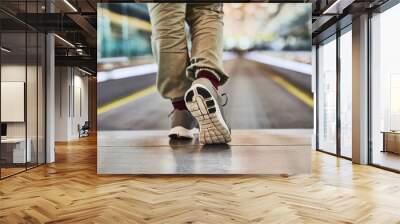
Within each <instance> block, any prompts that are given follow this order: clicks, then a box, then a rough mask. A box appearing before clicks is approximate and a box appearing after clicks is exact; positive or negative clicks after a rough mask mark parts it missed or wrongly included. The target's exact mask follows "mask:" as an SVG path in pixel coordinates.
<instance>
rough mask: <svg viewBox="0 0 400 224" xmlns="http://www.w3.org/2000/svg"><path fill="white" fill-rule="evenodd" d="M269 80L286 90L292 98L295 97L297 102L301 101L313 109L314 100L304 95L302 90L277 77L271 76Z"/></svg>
mask: <svg viewBox="0 0 400 224" xmlns="http://www.w3.org/2000/svg"><path fill="white" fill-rule="evenodd" d="M271 79H272V80H273V81H274V82H275V83H277V84H278V85H280V86H281V87H283V88H284V89H286V91H288V92H289V93H290V94H292V95H293V96H295V97H297V98H298V99H299V100H301V101H302V102H303V103H305V104H306V105H307V106H309V107H311V108H312V107H314V99H313V98H312V97H311V96H310V95H309V94H307V93H305V92H304V91H303V90H301V89H299V88H297V87H296V86H294V85H293V84H291V83H290V82H288V81H286V80H285V79H284V78H282V77H280V76H278V75H271Z"/></svg>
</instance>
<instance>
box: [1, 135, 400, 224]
mask: <svg viewBox="0 0 400 224" xmlns="http://www.w3.org/2000/svg"><path fill="white" fill-rule="evenodd" d="M56 156H57V163H55V164H52V165H47V166H42V167H39V168H36V169H33V170H31V171H28V172H26V173H22V174H20V175H17V176H14V177H11V178H8V179H5V180H3V181H0V223H44V222H48V223H374V224H375V223H400V175H398V174H395V173H390V172H387V171H384V170H380V169H377V168H373V167H369V166H358V165H352V164H351V163H350V162H349V161H347V160H343V159H337V158H335V157H332V156H329V155H326V154H322V153H318V152H313V155H312V156H313V173H312V174H311V175H303V176H293V177H279V176H98V175H96V139H95V138H93V137H92V138H86V139H85V140H81V141H79V142H72V143H70V144H64V145H60V144H59V145H57V154H56ZM155 162H156V161H155Z"/></svg>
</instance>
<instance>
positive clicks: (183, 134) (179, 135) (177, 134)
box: [168, 126, 195, 139]
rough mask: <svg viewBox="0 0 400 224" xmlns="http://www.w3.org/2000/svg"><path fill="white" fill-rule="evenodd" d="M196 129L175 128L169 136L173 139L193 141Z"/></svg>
mask: <svg viewBox="0 0 400 224" xmlns="http://www.w3.org/2000/svg"><path fill="white" fill-rule="evenodd" d="M193 132H195V129H192V130H189V129H186V128H184V127H182V126H176V127H173V128H172V129H171V130H170V131H169V134H168V137H170V138H172V139H192V138H194V134H193Z"/></svg>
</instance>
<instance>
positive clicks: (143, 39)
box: [97, 3, 313, 130]
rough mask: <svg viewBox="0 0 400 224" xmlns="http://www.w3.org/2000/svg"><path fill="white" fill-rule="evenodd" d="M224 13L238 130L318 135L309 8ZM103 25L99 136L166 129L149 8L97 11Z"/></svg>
mask: <svg viewBox="0 0 400 224" xmlns="http://www.w3.org/2000/svg"><path fill="white" fill-rule="evenodd" d="M224 12H225V15H224V49H225V52H224V68H225V70H226V72H227V73H228V74H229V75H230V76H231V78H230V79H229V81H228V82H227V84H226V85H224V86H223V88H222V92H226V93H227V94H228V97H229V103H228V105H227V109H226V111H227V116H228V119H229V120H230V121H231V124H232V128H233V129H267V128H312V126H313V108H312V107H313V97H312V93H311V72H312V68H311V4H308V3H304V4H299V3H225V4H224ZM97 19H98V30H97V32H98V34H97V38H98V39H97V45H98V46H97V51H98V52H97V55H98V60H97V63H98V65H97V67H98V76H97V79H98V129H99V130H151V129H153V130H154V129H168V128H169V124H168V117H167V115H168V114H169V112H170V111H171V110H172V106H171V104H170V102H169V101H168V100H165V99H162V98H161V96H160V95H159V94H158V93H157V90H156V88H155V80H156V70H157V65H156V64H155V63H154V60H153V56H152V53H151V52H152V51H151V42H150V37H151V24H150V18H149V14H148V9H147V5H146V4H140V3H102V4H98V16H97ZM189 45H190V44H189ZM189 47H190V46H189Z"/></svg>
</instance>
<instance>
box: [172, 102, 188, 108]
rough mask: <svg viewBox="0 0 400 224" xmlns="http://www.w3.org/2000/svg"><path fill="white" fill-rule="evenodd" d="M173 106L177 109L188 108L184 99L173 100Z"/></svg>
mask: <svg viewBox="0 0 400 224" xmlns="http://www.w3.org/2000/svg"><path fill="white" fill-rule="evenodd" d="M172 106H173V107H174V109H175V110H187V107H186V103H185V101H184V100H178V101H172Z"/></svg>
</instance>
